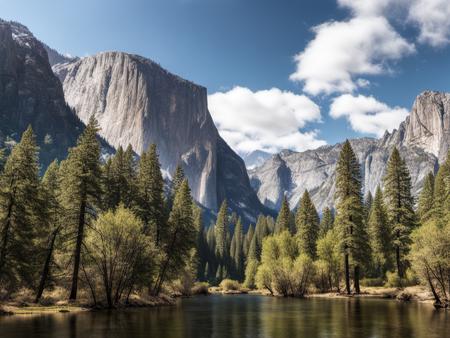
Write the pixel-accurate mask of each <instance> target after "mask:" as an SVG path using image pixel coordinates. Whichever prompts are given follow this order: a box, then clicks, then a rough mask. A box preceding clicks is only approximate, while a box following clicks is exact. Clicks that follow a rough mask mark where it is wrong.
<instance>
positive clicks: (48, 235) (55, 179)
mask: <svg viewBox="0 0 450 338" xmlns="http://www.w3.org/2000/svg"><path fill="white" fill-rule="evenodd" d="M59 192H60V189H59V165H58V162H57V161H56V160H55V161H53V162H52V163H51V164H50V165H49V166H48V168H47V170H46V172H45V174H44V177H43V179H42V184H41V194H42V196H43V200H44V201H45V222H44V224H43V225H45V226H43V227H42V228H43V229H42V230H41V231H43V235H44V236H43V237H44V238H43V239H44V241H43V244H44V245H43V250H42V251H43V254H44V257H43V262H44V263H43V267H42V272H41V276H40V281H39V285H38V289H37V292H36V298H35V302H36V303H37V302H38V301H39V299H40V298H41V296H42V293H43V292H44V289H45V287H46V284H47V282H48V280H49V277H50V275H51V267H52V264H53V260H54V257H53V256H54V252H55V246H56V240H57V237H58V235H59V233H60V231H61V228H62V226H63V224H62V223H61V221H60V218H61V211H62V210H61V207H60V204H59Z"/></svg>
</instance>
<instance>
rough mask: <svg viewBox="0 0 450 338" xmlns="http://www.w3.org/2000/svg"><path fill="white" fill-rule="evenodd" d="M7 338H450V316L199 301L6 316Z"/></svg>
mask: <svg viewBox="0 0 450 338" xmlns="http://www.w3.org/2000/svg"><path fill="white" fill-rule="evenodd" d="M0 337H1V338H41V337H42V338H49V337H52V338H138V337H147V338H169V337H170V338H190V337H192V338H202V337H214V338H231V337H239V338H244V337H260V338H265V337H273V338H296V337H299V338H300V337H302V338H316V337H338V338H341V337H342V338H344V337H345V338H365V337H370V338H378V337H389V338H397V337H398V338H413V337H414V338H421V337H423V338H433V337H450V311H436V310H434V308H433V307H432V306H431V305H429V304H420V303H415V302H410V303H401V302H397V301H394V300H381V299H324V298H311V299H284V298H276V297H264V296H253V295H234V296H220V295H215V296H201V297H194V298H189V299H182V300H179V302H178V303H177V305H176V306H172V307H162V308H150V309H149V308H139V309H137V308H136V309H126V310H118V311H110V312H107V311H99V312H81V313H59V314H48V315H38V316H19V315H16V316H9V317H0Z"/></svg>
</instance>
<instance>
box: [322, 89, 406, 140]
mask: <svg viewBox="0 0 450 338" xmlns="http://www.w3.org/2000/svg"><path fill="white" fill-rule="evenodd" d="M408 114H409V112H408V110H407V109H405V108H401V107H390V106H388V105H387V104H385V103H383V102H380V101H378V100H376V99H375V98H374V97H373V96H364V95H358V96H354V95H350V94H344V95H341V96H339V97H337V98H335V99H334V100H333V102H332V104H331V107H330V116H331V117H332V118H334V119H338V118H342V117H344V118H346V119H347V120H348V121H349V123H350V125H351V127H352V128H353V130H355V131H358V132H361V133H367V134H373V135H376V136H379V137H380V136H382V135H383V134H384V132H385V131H386V130H388V131H392V130H393V129H395V128H398V126H399V124H400V123H401V122H402V121H404V120H405V118H406V116H408Z"/></svg>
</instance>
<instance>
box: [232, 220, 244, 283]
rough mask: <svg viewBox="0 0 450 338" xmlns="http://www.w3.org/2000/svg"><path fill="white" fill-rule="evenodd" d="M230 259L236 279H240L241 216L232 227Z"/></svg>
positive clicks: (242, 269) (242, 248)
mask: <svg viewBox="0 0 450 338" xmlns="http://www.w3.org/2000/svg"><path fill="white" fill-rule="evenodd" d="M231 243H232V244H231V250H230V251H231V252H230V255H231V259H232V261H233V265H234V271H235V272H236V277H237V279H238V280H242V277H243V274H244V233H243V226H242V221H241V218H240V217H239V218H238V220H237V222H236V226H235V227H234V233H233V238H232V240H231Z"/></svg>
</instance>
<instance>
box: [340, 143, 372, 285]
mask: <svg viewBox="0 0 450 338" xmlns="http://www.w3.org/2000/svg"><path fill="white" fill-rule="evenodd" d="M335 198H336V200H337V206H336V220H335V224H336V227H337V230H338V233H339V237H340V242H341V248H342V252H343V254H344V268H345V287H346V291H347V293H348V294H350V259H351V260H352V263H353V266H354V287H355V292H356V293H359V292H360V287H359V278H360V272H361V267H362V265H363V263H364V262H365V261H367V257H370V256H369V255H370V253H369V252H368V251H369V247H368V236H367V232H366V229H365V228H364V207H363V203H362V194H361V173H360V167H359V163H358V160H357V158H356V155H355V153H354V151H353V149H352V146H351V145H350V142H349V141H348V140H347V141H345V143H344V145H343V147H342V150H341V153H340V155H339V160H338V163H337V167H336V193H335Z"/></svg>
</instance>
